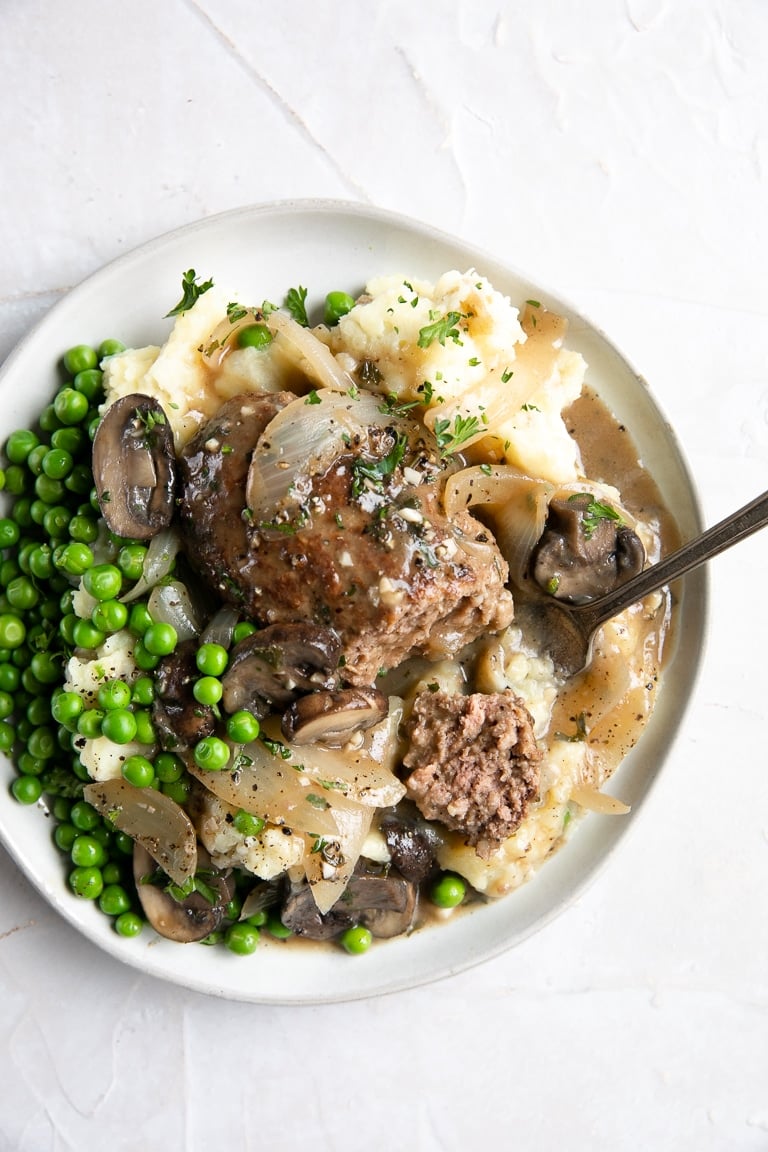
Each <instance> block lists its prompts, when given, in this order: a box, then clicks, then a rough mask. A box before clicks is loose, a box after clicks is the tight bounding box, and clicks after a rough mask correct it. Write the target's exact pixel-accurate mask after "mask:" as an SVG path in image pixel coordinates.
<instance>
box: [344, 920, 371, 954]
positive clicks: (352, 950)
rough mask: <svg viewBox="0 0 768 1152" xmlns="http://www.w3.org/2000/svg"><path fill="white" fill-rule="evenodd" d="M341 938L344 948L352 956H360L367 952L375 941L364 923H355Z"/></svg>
mask: <svg viewBox="0 0 768 1152" xmlns="http://www.w3.org/2000/svg"><path fill="white" fill-rule="evenodd" d="M339 939H340V942H341V946H342V948H344V950H345V951H346V952H349V954H350V955H351V956H359V955H361V954H362V953H363V952H367V951H368V949H369V948H370V946H371V944H372V943H373V936H372V934H371V932H370V931H369V930H368V929H367V928H364V927H363V926H362V924H355V925H354V926H353V927H352V928H347V930H346V932H344V933H342V935H341V936H340V938H339Z"/></svg>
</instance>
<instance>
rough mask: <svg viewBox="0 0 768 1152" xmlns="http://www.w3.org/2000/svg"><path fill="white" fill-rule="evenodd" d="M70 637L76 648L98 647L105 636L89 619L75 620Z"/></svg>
mask: <svg viewBox="0 0 768 1152" xmlns="http://www.w3.org/2000/svg"><path fill="white" fill-rule="evenodd" d="M72 638H73V640H74V642H75V646H76V647H77V648H99V647H100V646H101V645H102V644H103V643H104V641H105V640H106V638H107V637H106V635H105V633H104V632H102V631H101V629H100V628H96V627H94V625H93V624H92V623H91V621H90V620H76V621H75V623H74V625H73V626H72Z"/></svg>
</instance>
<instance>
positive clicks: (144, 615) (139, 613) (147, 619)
mask: <svg viewBox="0 0 768 1152" xmlns="http://www.w3.org/2000/svg"><path fill="white" fill-rule="evenodd" d="M151 624H152V617H151V616H150V614H149V609H148V608H147V605H146V604H145V603H144V601H143V600H139V601H138V603H136V604H133V605H132V606H131V610H130V613H129V615H128V628H129V631H131V632H133V634H134V636H143V635H144V633H145V632H146V630H147V628H149V627H150V625H151Z"/></svg>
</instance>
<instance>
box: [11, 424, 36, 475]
mask: <svg viewBox="0 0 768 1152" xmlns="http://www.w3.org/2000/svg"><path fill="white" fill-rule="evenodd" d="M39 443H40V439H39V437H38V436H36V435H35V433H34V432H32V431H30V429H29V428H20V429H19V430H18V431H16V432H11V434H10V436H9V437H8V439H7V440H6V442H5V454H6V456H7V457H8V459H9V461H10V462H11V464H24V463H25V461H26V459H27V456H29V454H30V452H31V451H32V449H33V448H37V446H38V444H39ZM6 479H7V474H6Z"/></svg>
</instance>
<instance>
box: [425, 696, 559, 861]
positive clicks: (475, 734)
mask: <svg viewBox="0 0 768 1152" xmlns="http://www.w3.org/2000/svg"><path fill="white" fill-rule="evenodd" d="M409 738H410V748H409V751H408V753H407V755H406V756H405V758H404V760H403V764H404V765H405V767H406V768H409V769H411V770H412V771H411V774H410V776H409V777H408V778H407V780H406V781H405V785H406V788H407V790H408V795H409V796H410V798H411V799H412V800H413V801H414V802H415V803H416V805H417V807H418V808H419V810H420V811H421V813H422V815H424V816H425V817H426V818H427V819H428V820H439V821H440V822H441V823H442V824H445V825H446V827H448V828H451V829H453V830H454V831H457V832H461V833H462V834H463V835H464V836H466V839H467V843H469V844H471V845H473V847H475V848H476V849H477V853H478V855H479V856H482V857H488V856H489V855H490V853H491V851H492V850H493V848H495V847H496V846H497V845H498V844H500V843H501V841H502V840H505V839H506V838H507V836H511V834H512V833H513V832H514V831H515V829H516V828H517V826H518V825H519V823H520V821H521V820H522V819H523V818H524V816H525V815H526V813H527V811H528V806H529V804H530V802H531V800H533V799H535V798H536V797H537V796H538V790H539V762H540V760H541V752H540V751H539V748H538V747H537V744H536V738H535V736H534V734H533V720H532V718H531V715H530V713H529V712H528V709H527V708H526V707H525V705H524V703H523V701H522V700H521V699H520V697H519V696H516V695H515V693H514V692H513V691H512V690H511V689H507V690H506V691H505V692H498V693H495V694H493V695H482V694H480V693H476V694H475V695H472V696H456V695H450V694H449V693H447V692H429V691H427V692H421V693H420V694H419V695H418V696H417V697H416V700H415V702H414V706H413V712H412V715H411V719H410V722H409Z"/></svg>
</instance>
